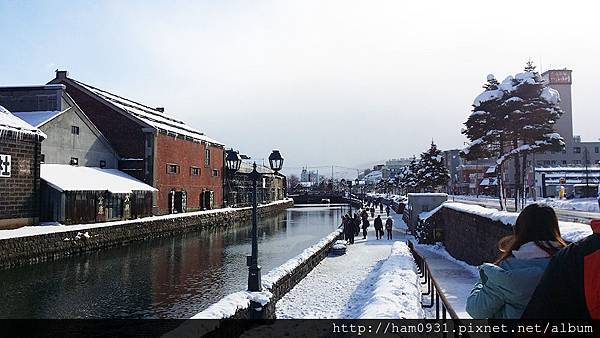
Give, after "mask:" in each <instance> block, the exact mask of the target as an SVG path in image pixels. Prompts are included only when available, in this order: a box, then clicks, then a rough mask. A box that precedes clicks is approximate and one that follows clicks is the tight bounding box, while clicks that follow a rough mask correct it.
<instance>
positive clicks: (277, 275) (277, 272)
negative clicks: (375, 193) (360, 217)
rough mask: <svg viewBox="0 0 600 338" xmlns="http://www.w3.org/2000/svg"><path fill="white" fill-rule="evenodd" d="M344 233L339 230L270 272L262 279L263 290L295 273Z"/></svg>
mask: <svg viewBox="0 0 600 338" xmlns="http://www.w3.org/2000/svg"><path fill="white" fill-rule="evenodd" d="M341 233H342V229H337V230H335V231H333V232H332V233H330V234H329V235H327V236H326V237H325V238H323V239H321V240H320V241H319V242H318V243H317V244H315V245H313V246H311V247H309V248H307V249H304V251H302V252H301V253H300V254H299V255H298V256H296V257H294V258H291V259H289V260H288V261H287V262H285V263H283V264H282V265H280V266H279V267H277V268H275V269H273V270H271V271H269V273H268V274H267V275H265V276H263V278H262V285H263V288H267V289H271V288H272V287H273V284H275V282H277V281H278V280H279V279H281V278H282V277H283V276H285V275H287V274H288V273H290V272H292V271H294V269H295V268H297V267H298V266H299V265H300V264H302V263H304V262H305V261H306V260H307V259H308V258H310V257H311V256H312V255H314V254H315V253H316V252H317V251H319V250H321V249H323V248H324V247H325V246H326V245H327V244H329V243H331V241H333V240H334V239H335V238H336V237H338V236H339V235H340V234H341Z"/></svg>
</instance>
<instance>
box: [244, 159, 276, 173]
mask: <svg viewBox="0 0 600 338" xmlns="http://www.w3.org/2000/svg"><path fill="white" fill-rule="evenodd" d="M252 169H253V168H252V163H248V162H242V163H241V164H240V170H238V173H240V174H249V173H251V172H252ZM256 171H258V172H259V173H260V174H274V173H275V172H274V171H273V170H271V168H268V167H266V166H264V165H261V164H257V165H256Z"/></svg>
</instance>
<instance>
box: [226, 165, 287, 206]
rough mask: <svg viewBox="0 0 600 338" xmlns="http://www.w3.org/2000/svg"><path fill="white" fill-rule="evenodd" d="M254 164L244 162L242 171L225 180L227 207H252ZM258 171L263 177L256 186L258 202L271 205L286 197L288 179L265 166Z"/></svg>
mask: <svg viewBox="0 0 600 338" xmlns="http://www.w3.org/2000/svg"><path fill="white" fill-rule="evenodd" d="M252 168H253V167H252V163H249V162H242V163H241V165H240V169H239V170H238V171H237V172H236V173H235V174H234V175H233V176H231V175H227V176H226V178H225V192H226V200H227V206H231V207H245V206H251V205H252V190H253V187H252V179H251V178H250V173H251V172H252ZM256 171H258V173H259V174H261V175H262V177H261V179H260V180H259V181H258V182H257V184H256V188H257V189H256V201H257V202H258V203H271V202H274V201H279V200H282V199H284V198H285V197H286V190H285V189H286V177H285V176H284V175H282V174H280V173H276V172H274V171H273V170H271V168H268V167H266V166H264V165H257V166H256Z"/></svg>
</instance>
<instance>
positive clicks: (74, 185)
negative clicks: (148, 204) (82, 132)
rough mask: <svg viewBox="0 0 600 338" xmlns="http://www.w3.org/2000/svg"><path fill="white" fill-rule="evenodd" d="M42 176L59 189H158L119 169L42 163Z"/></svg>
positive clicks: (129, 190) (124, 191)
mask: <svg viewBox="0 0 600 338" xmlns="http://www.w3.org/2000/svg"><path fill="white" fill-rule="evenodd" d="M40 178H41V179H43V180H44V181H46V182H47V183H48V184H49V185H50V186H52V187H53V188H55V189H56V190H58V191H104V190H108V191H110V192H112V193H131V192H132V191H157V190H156V189H155V188H153V187H151V186H149V185H147V184H146V183H144V182H142V181H139V180H137V179H135V178H133V177H131V176H129V175H127V174H126V173H124V172H122V171H120V170H117V169H101V168H93V167H78V166H72V165H68V164H42V165H41V169H40Z"/></svg>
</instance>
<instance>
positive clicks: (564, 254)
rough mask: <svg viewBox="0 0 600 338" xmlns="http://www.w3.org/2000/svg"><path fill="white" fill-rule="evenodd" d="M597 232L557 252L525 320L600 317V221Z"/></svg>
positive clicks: (597, 221) (527, 310)
mask: <svg viewBox="0 0 600 338" xmlns="http://www.w3.org/2000/svg"><path fill="white" fill-rule="evenodd" d="M591 225H592V231H593V234H592V235H590V236H588V237H586V238H585V239H583V240H581V241H579V242H577V243H572V244H570V245H569V246H567V247H566V248H564V249H562V250H560V251H559V252H557V253H556V255H554V257H553V258H552V260H551V261H550V263H549V264H548V267H547V268H546V272H544V275H543V276H542V280H541V281H540V284H539V285H538V287H537V289H535V292H534V293H533V296H532V297H531V301H530V302H529V305H527V309H525V312H524V313H523V316H522V317H521V318H523V319H546V320H548V319H565V318H569V319H585V320H590V319H600V296H599V293H598V290H600V274H599V273H598V271H600V220H594V221H592V224H591Z"/></svg>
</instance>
